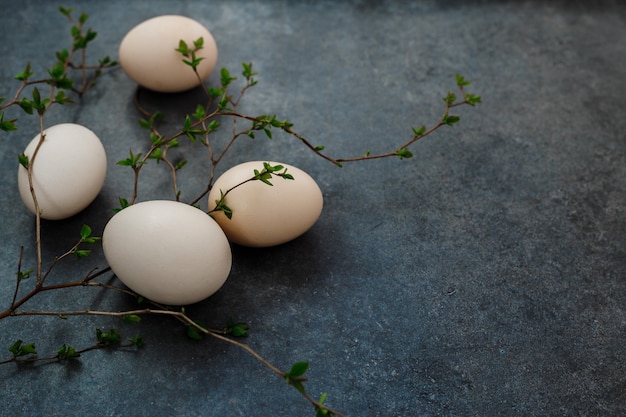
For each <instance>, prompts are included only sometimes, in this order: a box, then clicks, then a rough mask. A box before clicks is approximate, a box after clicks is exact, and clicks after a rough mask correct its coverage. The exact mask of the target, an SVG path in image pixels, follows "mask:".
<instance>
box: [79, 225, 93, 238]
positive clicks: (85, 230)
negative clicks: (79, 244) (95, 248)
mask: <svg viewBox="0 0 626 417" xmlns="http://www.w3.org/2000/svg"><path fill="white" fill-rule="evenodd" d="M89 236H91V227H89V226H87V225H86V224H84V225H83V227H82V228H81V229H80V237H81V239H87V238H88V237H89Z"/></svg>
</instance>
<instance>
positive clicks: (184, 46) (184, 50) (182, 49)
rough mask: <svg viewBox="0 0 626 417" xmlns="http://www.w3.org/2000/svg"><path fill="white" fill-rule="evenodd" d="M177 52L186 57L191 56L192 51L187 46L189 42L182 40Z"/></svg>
mask: <svg viewBox="0 0 626 417" xmlns="http://www.w3.org/2000/svg"><path fill="white" fill-rule="evenodd" d="M176 51H178V52H180V53H181V54H183V55H184V56H189V52H190V51H189V46H187V42H185V41H184V40H182V39H181V40H180V41H178V49H176Z"/></svg>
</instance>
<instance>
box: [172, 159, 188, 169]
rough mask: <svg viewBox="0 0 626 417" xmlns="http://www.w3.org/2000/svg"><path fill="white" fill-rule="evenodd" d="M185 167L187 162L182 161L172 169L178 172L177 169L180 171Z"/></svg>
mask: <svg viewBox="0 0 626 417" xmlns="http://www.w3.org/2000/svg"><path fill="white" fill-rule="evenodd" d="M185 165H187V160H186V159H183V160H182V161H178V163H177V164H176V166H175V167H174V169H175V170H176V171H178V170H179V169H181V168H182V167H184V166H185Z"/></svg>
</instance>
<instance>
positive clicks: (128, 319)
mask: <svg viewBox="0 0 626 417" xmlns="http://www.w3.org/2000/svg"><path fill="white" fill-rule="evenodd" d="M123 320H124V323H127V324H134V323H139V322H140V321H141V317H139V316H138V315H136V314H128V315H126V316H124V318H123Z"/></svg>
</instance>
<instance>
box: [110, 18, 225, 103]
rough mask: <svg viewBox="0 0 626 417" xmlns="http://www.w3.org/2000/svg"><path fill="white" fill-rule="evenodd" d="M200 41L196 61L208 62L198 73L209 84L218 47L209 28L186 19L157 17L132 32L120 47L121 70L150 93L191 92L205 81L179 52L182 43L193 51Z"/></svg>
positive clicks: (141, 24)
mask: <svg viewBox="0 0 626 417" xmlns="http://www.w3.org/2000/svg"><path fill="white" fill-rule="evenodd" d="M199 38H203V40H204V44H203V47H202V49H200V50H199V51H197V52H196V57H197V58H204V59H203V60H202V62H200V64H199V65H198V67H197V69H198V74H199V75H200V79H201V80H205V79H206V78H207V77H208V76H209V75H210V74H211V72H212V71H213V69H214V68H215V65H216V63H217V45H216V43H215V39H214V38H213V35H211V33H210V32H209V30H208V29H207V28H206V27H204V26H203V25H202V24H200V23H199V22H197V21H195V20H193V19H191V18H189V17H185V16H178V15H164V16H157V17H154V18H152V19H148V20H146V21H144V22H142V23H140V24H138V25H137V26H135V27H134V28H132V29H131V30H130V31H129V32H128V33H127V34H126V36H124V38H123V39H122V42H121V43H120V47H119V62H120V66H121V67H122V69H123V70H124V72H125V73H126V74H127V75H128V76H129V77H130V78H131V79H132V80H133V81H135V82H136V83H137V84H139V85H141V86H143V87H145V88H147V89H149V90H153V91H158V92H165V93H173V92H181V91H185V90H189V89H190V88H193V87H196V86H198V85H200V82H201V81H200V80H199V79H198V77H197V76H196V74H195V73H194V72H193V70H192V68H191V67H190V66H188V65H186V64H185V63H183V56H182V55H181V53H180V52H178V51H176V49H178V47H179V42H180V40H184V41H185V43H186V44H187V45H188V46H189V48H193V46H194V41H196V40H197V39H199Z"/></svg>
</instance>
